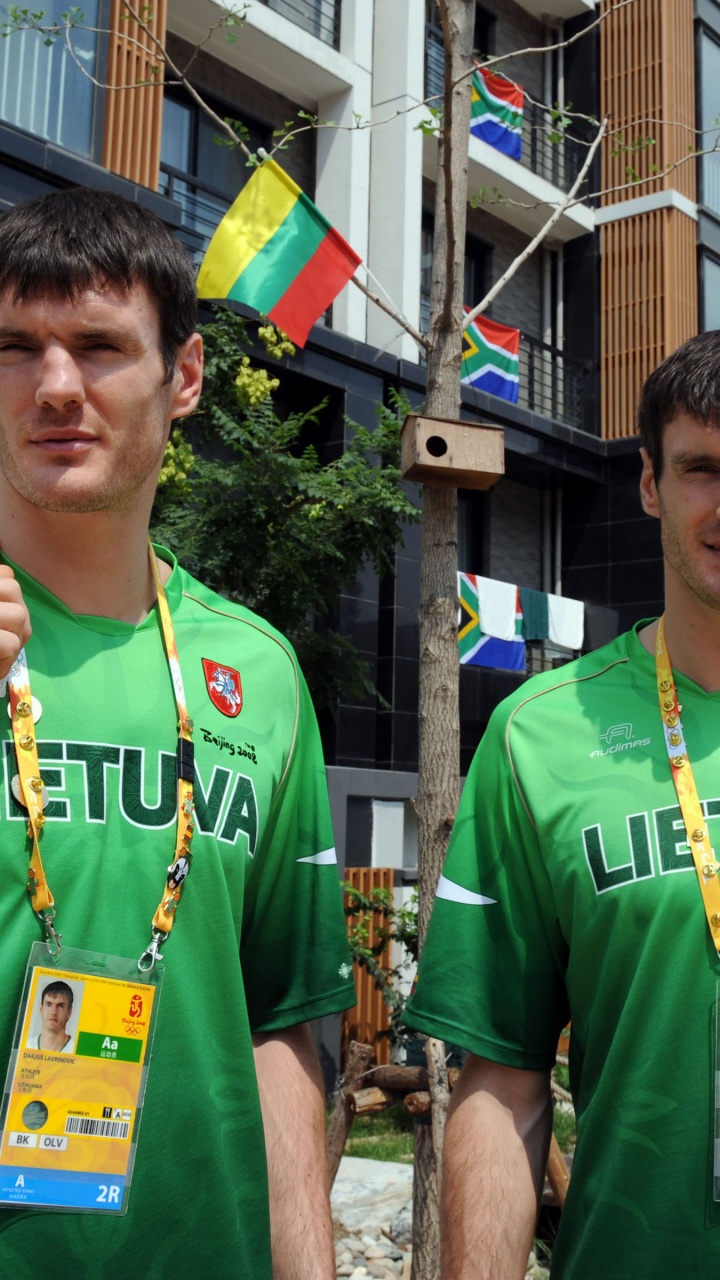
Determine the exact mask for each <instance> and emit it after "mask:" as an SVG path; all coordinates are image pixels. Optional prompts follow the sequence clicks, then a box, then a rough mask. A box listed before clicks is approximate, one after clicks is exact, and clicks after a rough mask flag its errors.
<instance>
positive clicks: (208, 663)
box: [202, 658, 243, 716]
mask: <svg viewBox="0 0 720 1280" xmlns="http://www.w3.org/2000/svg"><path fill="white" fill-rule="evenodd" d="M202 664H203V671H204V672H205V684H206V685H207V691H208V693H209V695H210V701H211V702H212V703H213V704H214V705H215V706H216V707H217V709H218V711H221V712H222V714H223V715H224V716H239V715H240V712H241V711H242V704H243V697H242V682H241V680H240V672H239V671H236V670H235V668H234V667H225V666H223V665H222V663H220V662H213V661H212V660H211V659H210V658H203V660H202Z"/></svg>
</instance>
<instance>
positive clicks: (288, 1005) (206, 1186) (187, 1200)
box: [0, 552, 355, 1280]
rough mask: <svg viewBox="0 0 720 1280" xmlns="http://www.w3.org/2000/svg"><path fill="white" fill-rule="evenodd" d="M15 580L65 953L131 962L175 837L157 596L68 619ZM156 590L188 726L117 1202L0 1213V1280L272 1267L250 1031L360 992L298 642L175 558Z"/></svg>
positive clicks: (12, 861) (27, 921)
mask: <svg viewBox="0 0 720 1280" xmlns="http://www.w3.org/2000/svg"><path fill="white" fill-rule="evenodd" d="M160 554H162V555H163V556H164V558H166V559H168V560H170V561H171V562H173V561H172V557H171V556H169V555H168V553H167V552H161V553H160ZM173 564H174V562H173ZM17 576H18V578H19V580H20V583H21V586H22V589H23V594H24V597H25V600H26V602H27V604H28V607H29V609H30V615H31V620H32V627H33V633H32V637H31V639H30V640H29V641H28V644H27V646H26V653H27V658H28V666H29V670H30V678H31V683H32V690H33V694H34V695H35V696H36V697H37V698H39V700H40V703H41V706H42V715H41V718H40V720H39V722H38V724H37V739H38V749H39V756H40V764H41V768H42V773H43V777H44V779H45V782H46V785H47V787H48V791H49V796H50V803H49V806H48V808H47V809H46V816H47V824H46V826H45V828H44V831H43V839H42V848H43V862H44V865H45V871H46V874H47V877H48V881H49V884H50V887H51V889H52V892H53V894H54V896H55V899H56V904H57V913H58V915H57V926H58V928H59V929H60V931H61V933H62V935H63V942H64V944H65V945H66V946H68V947H80V948H84V949H87V950H91V951H103V952H106V953H109V954H111V955H123V956H130V957H135V956H139V955H140V953H141V952H142V951H143V950H144V948H145V947H146V946H147V943H148V940H149V937H150V923H151V920H152V916H153V913H154V911H155V908H156V907H157V904H158V901H159V899H160V895H161V893H162V890H163V885H164V882H165V876H166V874H167V867H168V865H169V863H170V862H171V861H172V858H173V851H174V842H175V813H176V796H177V784H176V764H175V758H176V743H177V713H176V706H175V701H174V696H173V690H172V684H171V680H170V673H169V669H168V664H167V659H166V656H165V651H164V647H163V642H162V634H161V631H160V629H159V623H158V617H157V610H156V609H155V610H153V612H152V613H151V614H150V616H149V617H148V618H147V619H146V620H145V621H144V622H142V623H141V624H140V626H138V627H132V626H130V625H128V624H126V623H122V622H117V621H113V620H108V619H106V618H98V617H87V616H82V617H76V616H75V615H73V614H72V613H71V612H70V611H69V610H68V609H66V608H65V606H64V605H63V604H61V603H60V601H58V600H57V599H56V598H55V597H54V596H53V595H52V594H51V593H50V592H48V591H46V590H45V589H44V588H42V587H41V586H39V585H38V584H37V583H36V582H33V581H32V580H31V579H29V578H28V577H27V576H26V575H25V574H23V573H21V572H20V571H19V570H17ZM166 591H167V596H168V601H169V604H170V608H171V611H172V615H173V624H174V628H175V635H176V640H177V647H178V652H179V655H180V664H181V667H182V672H183V680H184V684H185V691H186V695H187V701H188V708H189V712H190V715H191V717H192V718H193V720H194V724H195V731H194V740H195V758H196V775H197V776H196V786H195V800H196V833H195V837H194V841H193V853H194V858H193V869H192V872H191V874H190V876H189V877H188V880H187V883H186V885H185V890H184V895H183V900H182V903H181V905H180V908H179V910H178V916H177V920H176V923H175V928H174V930H173V932H172V935H171V936H170V938H169V939H168V941H167V943H166V945H165V947H164V951H163V955H164V961H163V963H164V964H165V967H166V975H165V981H164V985H163V990H162V995H161V1000H160V1010H159V1015H158V1026H157V1033H156V1037H155V1042H154V1048H153V1058H152V1064H151V1068H150V1072H149V1077H148V1086H147V1094H146V1099H145V1110H144V1114H143V1118H142V1124H141V1129H140V1137H139V1142H138V1148H137V1158H136V1163H135V1173H134V1177H133V1182H132V1186H131V1190H130V1202H129V1212H128V1214H127V1215H126V1216H123V1217H119V1216H118V1217H117V1218H115V1217H112V1216H104V1215H103V1216H99V1215H92V1216H84V1215H78V1214H57V1213H52V1214H48V1213H44V1214H43V1213H42V1212H40V1211H38V1212H35V1211H28V1210H20V1211H15V1210H8V1209H5V1210H0V1277H2V1278H3V1280H5V1277H7V1280H10V1277H12V1280H36V1278H37V1275H38V1267H39V1266H41V1265H42V1266H46V1267H49V1268H50V1270H51V1272H52V1274H53V1276H54V1277H55V1278H56V1280H65V1278H67V1280H128V1277H131V1276H151V1275H152V1276H158V1277H160V1276H163V1277H164V1276H167V1277H173V1280H199V1277H212V1278H213V1280H270V1277H271V1274H272V1269H271V1263H270V1252H269V1231H268V1210H267V1185H266V1168H265V1151H264V1143H263V1136H262V1122H261V1117H260V1110H259V1101H258V1096H257V1086H256V1080H255V1074H254V1068H253V1057H252V1046H251V1038H250V1037H251V1033H252V1032H260V1031H272V1030H277V1029H280V1028H283V1027H287V1026H292V1025H294V1024H297V1023H299V1022H303V1021H306V1020H307V1019H310V1018H315V1017H320V1016H323V1015H324V1014H327V1013H331V1012H337V1011H339V1010H341V1009H344V1008H346V1007H347V1006H348V1005H352V1004H353V1003H354V999H355V996H354V991H353V982H352V977H351V970H350V965H349V963H348V961H349V953H348V946H347V937H346V931H345V925H344V919H343V913H342V902H341V895H340V892H339V885H338V872H337V866H336V864H335V858H334V853H333V851H332V847H333V840H332V830H331V825H330V817H329V809H328V801H327V790H326V782H325V771H324V766H323V758H322V751H321V747H320V742H319V736H318V732H317V725H316V721H315V716H314V713H313V709H312V705H311V702H310V697H309V694H308V692H307V688H306V686H305V683H304V681H303V679H302V676H301V675H300V673H299V670H298V667H297V662H296V659H295V656H294V654H293V652H292V650H291V648H290V647H289V646H288V644H287V642H286V641H285V640H283V638H282V637H281V636H280V635H278V633H277V632H275V631H274V630H273V629H272V628H271V627H270V626H268V625H267V624H266V623H264V622H262V621H261V620H260V619H259V618H257V617H255V615H254V614H252V613H250V612H249V611H248V610H247V609H244V608H242V607H241V606H239V605H235V604H229V603H228V602H227V601H226V600H223V599H222V598H221V597H219V596H217V595H215V594H214V593H213V592H211V591H208V590H207V589H206V588H205V587H203V586H202V585H201V584H200V583H199V582H196V581H195V580H194V579H193V578H191V577H190V576H189V575H188V574H186V573H185V572H184V571H183V570H182V569H181V568H179V567H178V566H177V565H175V564H174V567H173V572H172V574H171V577H170V580H169V582H168V584H167V588H166ZM203 659H206V660H207V668H208V670H207V673H206V670H205V668H204V666H203V661H202V660H203ZM217 667H224V668H228V669H231V670H232V671H235V672H237V673H238V675H239V679H240V683H241V686H242V708H241V710H240V712H239V714H237V715H235V716H229V715H228V714H225V713H224V712H223V710H221V709H219V708H218V706H217V705H216V704H215V702H214V701H213V697H212V694H213V692H214V693H215V697H216V700H219V701H220V705H221V707H224V708H228V707H231V706H232V705H233V704H232V702H230V703H228V702H227V701H225V702H223V701H222V692H223V687H224V686H223V674H222V672H220V674H219V675H218V672H217ZM213 685H215V686H218V685H219V686H220V696H219V697H218V690H217V688H215V689H214V690H213V689H211V686H213ZM232 686H233V687H234V689H235V691H236V692H237V681H235V680H234V678H233V679H232ZM225 691H226V692H227V688H226V689H225ZM5 703H6V699H4V700H3V702H2V704H0V715H2V716H4V717H5V724H6V726H7V727H6V729H5V731H4V733H3V738H4V741H3V747H4V753H3V759H2V762H1V763H2V767H1V769H0V885H1V886H2V888H1V889H0V939H1V944H0V945H1V947H2V978H3V980H2V983H0V1044H1V1045H2V1047H3V1052H2V1057H1V1060H0V1068H1V1069H2V1073H3V1078H4V1073H5V1069H6V1065H7V1059H8V1056H9V1051H10V1046H11V1043H12V1034H13V1028H14V1022H15V1016H16V1013H17V1008H18V1002H19V999H20V993H21V988H22V981H23V975H24V970H25V965H26V961H27V958H28V953H29V950H30V945H31V943H32V942H34V941H36V940H37V939H38V938H39V936H40V933H39V927H38V924H37V921H36V920H35V918H34V916H33V913H32V911H31V909H30V906H29V904H28V901H27V897H26V892H25V884H26V874H27V855H26V852H25V832H24V828H25V822H26V818H25V817H24V811H23V810H21V809H20V808H19V807H18V805H17V803H16V802H15V800H14V798H13V796H12V794H11V791H10V787H9V783H10V779H11V778H12V777H13V775H14V774H15V773H16V772H17V770H16V768H15V763H14V746H13V742H12V733H11V727H10V720H9V718H7V717H6V715H5ZM235 705H236V704H235ZM40 1259H44V1262H43V1263H42V1264H41V1263H40V1261H39V1260H40Z"/></svg>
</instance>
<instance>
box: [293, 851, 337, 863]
mask: <svg viewBox="0 0 720 1280" xmlns="http://www.w3.org/2000/svg"><path fill="white" fill-rule="evenodd" d="M295 861H296V862H314V863H315V866H316V867H336V866H337V854H336V852H335V850H334V849H323V851H322V853H311V854H310V856H309V857H307V858H296V859H295Z"/></svg>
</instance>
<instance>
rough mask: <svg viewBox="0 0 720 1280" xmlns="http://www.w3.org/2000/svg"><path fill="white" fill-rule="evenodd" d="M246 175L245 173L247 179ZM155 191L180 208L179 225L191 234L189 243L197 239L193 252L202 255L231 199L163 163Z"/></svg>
mask: <svg viewBox="0 0 720 1280" xmlns="http://www.w3.org/2000/svg"><path fill="white" fill-rule="evenodd" d="M249 173H250V171H249V170H248V176H249ZM158 189H159V191H160V194H161V195H163V196H169V198H170V199H171V200H176V201H177V203H178V204H179V205H180V208H181V210H182V225H183V227H185V228H187V230H189V231H193V232H194V233H195V235H194V237H193V239H194V240H195V238H196V239H197V250H198V253H199V254H200V255H202V254H203V253H204V252H205V250H206V249H207V247H208V245H209V243H210V241H211V239H212V237H213V235H214V234H215V230H216V228H217V226H218V224H219V223H220V221H221V219H222V218H223V217H224V216H225V214H226V213H227V211H228V209H229V208H230V205H231V204H232V199H228V197H227V196H226V195H224V194H223V192H222V191H218V190H216V189H214V188H212V187H208V186H207V184H206V183H203V182H198V181H196V180H195V179H194V178H193V177H192V176H191V175H190V174H188V173H184V172H182V171H181V170H180V169H173V167H172V165H169V164H164V163H163V164H161V165H160V183H159V187H158Z"/></svg>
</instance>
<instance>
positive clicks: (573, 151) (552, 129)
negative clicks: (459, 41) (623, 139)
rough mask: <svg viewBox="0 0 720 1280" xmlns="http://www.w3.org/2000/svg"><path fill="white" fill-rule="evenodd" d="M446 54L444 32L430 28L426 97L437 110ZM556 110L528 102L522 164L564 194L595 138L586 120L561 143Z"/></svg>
mask: <svg viewBox="0 0 720 1280" xmlns="http://www.w3.org/2000/svg"><path fill="white" fill-rule="evenodd" d="M443 68H444V51H443V41H442V32H439V31H438V30H437V29H436V28H435V27H434V26H432V25H430V24H428V25H427V26H426V38H425V93H426V95H427V96H428V97H434V98H435V102H434V105H435V106H440V105H441V103H442V92H443V73H444V72H443ZM557 132H558V130H557V127H556V125H555V123H554V121H553V116H552V108H550V107H546V106H544V105H542V104H537V103H533V102H527V101H526V102H525V106H524V111H523V130H522V160H521V162H520V163H521V164H524V165H526V166H527V168H528V169H529V170H530V172H531V173H535V174H537V175H538V176H539V177H541V178H546V179H547V181H548V182H552V184H553V186H556V187H559V188H560V190H561V191H569V189H570V187H571V186H572V184H573V182H574V181H575V179H576V178H577V176H578V173H579V172H580V169H581V168H582V165H583V161H584V160H585V157H586V156H587V152H588V147H589V145H590V143H591V142H592V140H593V138H594V136H595V130H594V129H593V127H592V125H590V124H588V123H586V122H585V121H583V120H572V122H571V124H570V126H569V127H568V129H567V130H566V131H565V133H564V136H562V137H561V138H560V140H559V141H557V142H554V141H551V139H552V138H553V137H554V136H556V135H557Z"/></svg>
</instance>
